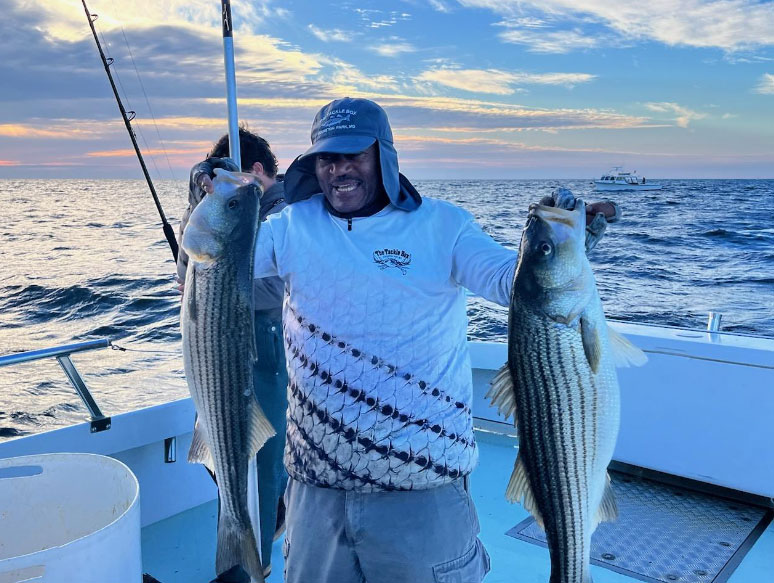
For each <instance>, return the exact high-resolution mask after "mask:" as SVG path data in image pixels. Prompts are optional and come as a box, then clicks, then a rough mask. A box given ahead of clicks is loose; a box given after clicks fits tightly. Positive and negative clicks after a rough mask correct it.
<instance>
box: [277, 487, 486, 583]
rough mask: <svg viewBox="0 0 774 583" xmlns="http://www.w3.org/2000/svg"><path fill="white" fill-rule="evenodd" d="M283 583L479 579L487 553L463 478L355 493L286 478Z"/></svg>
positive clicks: (476, 582) (470, 582)
mask: <svg viewBox="0 0 774 583" xmlns="http://www.w3.org/2000/svg"><path fill="white" fill-rule="evenodd" d="M285 504H286V506H287V531H286V533H285V546H284V549H283V552H284V555H285V583H364V582H366V583H398V582H400V583H480V582H481V581H482V580H483V578H484V575H486V573H487V572H489V555H488V554H487V552H486V550H485V549H484V546H483V545H482V544H481V541H480V540H479V539H478V536H477V535H478V532H479V530H480V529H479V524H478V516H477V515H476V509H475V507H474V506H473V501H472V500H471V498H470V495H469V494H468V492H467V490H466V488H465V486H464V484H463V480H462V479H460V480H456V481H455V482H453V483H451V484H448V485H445V486H440V487H438V488H431V489H429V490H416V491H410V492H403V491H397V492H374V493H358V492H350V491H345V490H337V489H334V488H319V487H316V486H309V485H307V484H304V483H302V482H298V481H296V480H293V479H290V481H289V482H288V487H287V491H286V492H285Z"/></svg>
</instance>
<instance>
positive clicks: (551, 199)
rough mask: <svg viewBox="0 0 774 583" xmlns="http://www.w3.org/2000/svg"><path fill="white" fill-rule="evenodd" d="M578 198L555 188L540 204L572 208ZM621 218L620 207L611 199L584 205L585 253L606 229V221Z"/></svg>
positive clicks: (612, 221)
mask: <svg viewBox="0 0 774 583" xmlns="http://www.w3.org/2000/svg"><path fill="white" fill-rule="evenodd" d="M579 200H580V199H577V198H575V195H573V193H572V192H571V191H570V190H568V189H566V188H557V189H556V190H554V191H553V192H552V193H551V196H544V197H543V198H542V199H541V200H540V204H542V205H544V206H554V207H558V208H563V209H568V210H573V209H575V205H576V204H577V202H578V201H579ZM620 218H621V209H620V207H619V206H618V205H617V204H616V203H614V202H613V201H612V200H604V201H599V202H593V203H591V204H587V205H586V253H588V252H589V251H591V250H592V249H594V247H596V246H597V243H599V241H600V240H601V239H602V236H603V235H604V234H605V230H607V225H608V223H614V222H616V221H617V220H618V219H620Z"/></svg>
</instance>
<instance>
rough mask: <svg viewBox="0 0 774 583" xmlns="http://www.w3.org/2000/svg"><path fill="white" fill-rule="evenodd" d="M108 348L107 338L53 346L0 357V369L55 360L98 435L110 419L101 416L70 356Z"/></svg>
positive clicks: (108, 427) (109, 344)
mask: <svg viewBox="0 0 774 583" xmlns="http://www.w3.org/2000/svg"><path fill="white" fill-rule="evenodd" d="M109 346H111V343H110V340H109V339H108V338H100V339H99V340H89V341H87V342H80V343H78V344H68V345H66V346H54V347H53V348H43V349H41V350H31V351H29V352H18V353H15V354H7V355H4V356H0V367H2V366H8V365H11V364H19V363H21V362H32V361H35V360H41V359H43V358H51V357H54V358H56V360H57V362H58V363H59V366H61V367H62V370H63V371H64V372H65V374H66V375H67V378H68V380H69V381H70V384H71V385H72V386H73V388H75V391H76V392H77V393H78V396H79V397H80V398H81V401H83V404H84V406H85V407H86V409H87V410H88V411H89V415H90V416H91V432H92V433H98V432H100V431H105V430H106V429H110V424H111V420H110V417H106V416H105V415H103V414H102V411H100V409H99V406H98V405H97V403H96V401H95V400H94V397H92V396H91V393H90V392H89V389H88V388H87V387H86V383H84V382H83V379H82V378H81V375H80V373H79V372H78V370H77V369H76V368H75V365H74V364H73V361H72V360H70V355H71V354H73V353H74V352H85V351H87V350H96V349H99V348H108V347H109Z"/></svg>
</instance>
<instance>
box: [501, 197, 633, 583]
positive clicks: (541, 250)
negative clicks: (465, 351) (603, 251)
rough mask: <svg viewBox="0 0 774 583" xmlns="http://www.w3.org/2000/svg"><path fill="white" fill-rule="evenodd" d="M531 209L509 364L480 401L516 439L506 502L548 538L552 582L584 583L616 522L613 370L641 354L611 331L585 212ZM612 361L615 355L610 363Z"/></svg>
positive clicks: (514, 295) (580, 208) (515, 291)
mask: <svg viewBox="0 0 774 583" xmlns="http://www.w3.org/2000/svg"><path fill="white" fill-rule="evenodd" d="M574 206H575V209H577V210H567V209H563V208H557V207H553V206H545V205H533V206H532V207H530V214H529V219H528V221H527V226H526V227H525V229H524V232H523V234H522V239H521V247H520V251H519V262H518V265H517V267H516V274H515V276H514V281H513V288H512V291H511V303H510V311H509V318H508V363H507V364H506V365H505V366H504V367H503V368H502V369H501V370H500V372H499V373H498V375H497V376H496V377H495V379H494V381H493V383H492V388H491V390H490V391H489V393H488V394H487V397H489V398H491V399H492V404H493V405H495V406H497V407H498V410H499V411H500V413H501V414H503V415H505V416H506V417H508V416H511V415H513V416H514V420H515V423H516V427H517V432H518V437H519V453H518V455H517V458H516V463H515V465H514V469H513V473H512V475H511V479H510V482H509V484H508V488H507V490H506V497H507V498H508V500H509V501H511V502H515V501H519V502H521V503H522V504H523V506H524V507H525V509H526V510H528V511H529V512H530V513H531V514H532V515H533V516H534V517H535V520H536V522H537V523H538V524H539V525H540V526H541V527H542V528H543V529H544V530H545V533H546V540H547V542H548V550H549V554H550V556H551V577H550V583H589V582H590V581H591V575H590V572H589V559H590V545H591V534H592V532H593V531H594V529H595V528H596V527H597V524H598V523H599V522H600V521H603V520H614V519H615V518H616V517H617V515H618V508H617V505H616V501H615V497H614V494H613V491H612V489H611V487H610V478H609V476H608V474H607V466H608V464H609V463H610V460H611V458H612V456H613V449H614V448H615V442H616V438H617V435H618V425H619V418H620V405H619V391H618V379H617V376H616V371H615V366H616V364H619V365H625V364H643V363H644V361H645V355H644V353H642V351H640V350H639V349H638V348H636V347H635V346H633V345H632V344H631V343H629V342H628V341H627V340H625V339H624V338H623V337H622V336H620V335H618V334H617V333H615V332H613V331H612V330H611V329H609V328H608V326H607V324H606V322H605V315H604V312H603V310H602V302H601V301H600V299H599V293H598V292H597V286H596V282H595V280H594V274H593V273H592V271H591V265H590V264H589V261H588V259H587V257H586V251H585V247H584V240H585V228H586V216H585V210H584V209H585V205H584V204H583V202H582V201H580V200H578V201H576V203H575V205H574ZM614 353H615V354H614Z"/></svg>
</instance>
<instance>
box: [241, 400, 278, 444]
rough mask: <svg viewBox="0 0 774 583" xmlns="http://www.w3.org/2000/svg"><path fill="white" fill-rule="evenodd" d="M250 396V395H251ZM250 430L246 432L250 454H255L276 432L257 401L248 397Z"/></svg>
mask: <svg viewBox="0 0 774 583" xmlns="http://www.w3.org/2000/svg"><path fill="white" fill-rule="evenodd" d="M251 396H252V395H251ZM249 402H250V404H249V405H248V406H249V407H250V430H249V434H248V447H249V451H250V455H255V454H256V453H258V450H260V449H261V448H262V447H263V444H264V443H266V442H267V441H268V440H269V438H270V437H273V436H275V435H276V434H277V432H276V431H274V427H272V426H271V423H269V420H268V419H267V418H266V415H265V414H264V412H263V409H261V406H260V405H259V404H258V401H257V400H256V399H255V397H254V396H253V398H251V399H250V401H249Z"/></svg>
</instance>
